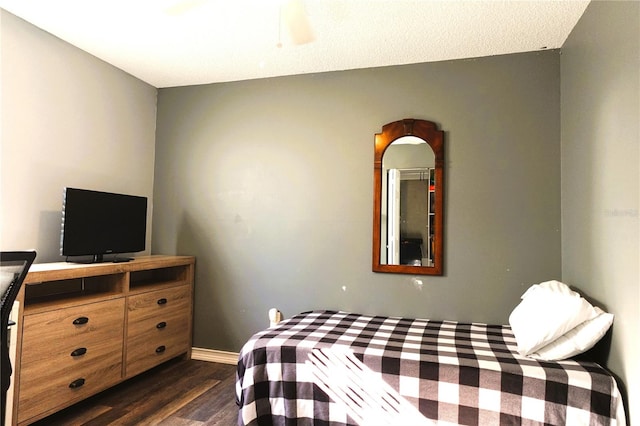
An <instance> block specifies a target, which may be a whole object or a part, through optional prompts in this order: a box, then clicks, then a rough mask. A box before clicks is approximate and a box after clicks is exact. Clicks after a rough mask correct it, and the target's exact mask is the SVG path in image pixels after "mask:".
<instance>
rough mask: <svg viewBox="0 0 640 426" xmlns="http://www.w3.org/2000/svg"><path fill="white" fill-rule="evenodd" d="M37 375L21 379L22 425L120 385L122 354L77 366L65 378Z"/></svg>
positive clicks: (36, 370)
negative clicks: (24, 422)
mask: <svg viewBox="0 0 640 426" xmlns="http://www.w3.org/2000/svg"><path fill="white" fill-rule="evenodd" d="M38 371H39V369H33V370H31V371H30V372H29V373H28V374H21V375H20V398H19V400H18V422H20V423H21V422H23V421H26V420H29V419H31V418H33V417H38V418H40V417H42V415H46V414H49V413H50V412H54V411H57V410H58V409H59V408H61V407H66V406H68V405H71V404H73V403H75V402H77V401H80V400H82V399H84V398H86V397H88V396H90V395H93V394H95V393H97V392H100V391H102V390H104V389H106V388H108V387H110V386H112V385H114V384H116V383H118V382H120V381H121V378H122V352H120V355H119V356H118V355H115V356H114V355H105V356H102V357H97V358H96V359H95V360H94V362H92V363H85V364H83V365H82V366H80V365H77V366H74V368H73V369H72V370H70V371H66V372H65V373H64V374H43V375H39V374H37V373H38ZM23 373H24V371H23Z"/></svg>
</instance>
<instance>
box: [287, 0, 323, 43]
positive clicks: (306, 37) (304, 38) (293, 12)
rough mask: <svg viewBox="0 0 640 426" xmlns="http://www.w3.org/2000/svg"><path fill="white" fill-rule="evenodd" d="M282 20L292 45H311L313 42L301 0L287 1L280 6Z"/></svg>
mask: <svg viewBox="0 0 640 426" xmlns="http://www.w3.org/2000/svg"><path fill="white" fill-rule="evenodd" d="M282 18H283V20H284V22H285V24H286V26H287V28H288V30H289V35H290V37H291V41H292V42H293V43H294V44H305V43H311V42H312V41H313V40H315V36H314V34H313V30H312V29H311V25H310V24H309V19H308V17H307V11H306V10H305V7H304V4H303V3H302V0H287V1H286V2H285V3H284V4H283V6H282Z"/></svg>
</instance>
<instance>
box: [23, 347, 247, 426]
mask: <svg viewBox="0 0 640 426" xmlns="http://www.w3.org/2000/svg"><path fill="white" fill-rule="evenodd" d="M235 371H236V366H235V365H226V364H218V363H213V362H206V361H196V360H186V359H182V358H177V359H174V360H171V361H168V362H166V363H164V364H162V365H160V366H158V367H156V368H154V369H152V370H149V371H147V372H145V373H142V374H140V375H139V376H136V377H134V378H132V379H130V380H127V381H126V382H124V383H121V384H119V385H117V386H115V387H113V388H111V389H108V390H106V391H104V392H102V393H100V394H98V395H95V396H93V397H91V398H89V399H86V400H85V401H82V402H79V403H78V404H76V405H73V406H71V407H69V408H67V409H65V410H63V411H60V412H58V413H56V414H54V415H52V416H49V417H47V418H45V419H42V420H40V421H39V422H36V423H34V426H45V425H46V426H53V425H65V426H66V425H73V426H80V425H86V426H101V425H123V426H127V425H132V426H133V425H136V426H137V425H162V426H200V425H202V426H210V425H220V426H232V425H235V424H236V423H237V417H238V408H237V406H236V403H235V395H234V386H235Z"/></svg>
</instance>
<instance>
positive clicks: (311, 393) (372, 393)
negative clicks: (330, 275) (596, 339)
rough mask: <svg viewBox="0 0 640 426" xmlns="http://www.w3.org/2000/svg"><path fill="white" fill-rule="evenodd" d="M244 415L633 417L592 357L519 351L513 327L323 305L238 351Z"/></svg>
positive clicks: (278, 419) (512, 420)
mask: <svg viewBox="0 0 640 426" xmlns="http://www.w3.org/2000/svg"><path fill="white" fill-rule="evenodd" d="M236 400H237V403H238V405H239V408H240V411H239V418H238V424H240V425H358V424H359V425H363V426H364V425H378V424H381V425H382V424H389V425H411V424H415V425H428V424H438V425H441V424H444V425H447V424H465V425H498V424H500V425H503V424H507V425H538V424H539V425H543V424H545V425H615V424H621V425H624V424H625V421H624V411H623V410H622V409H621V407H622V402H621V398H620V394H619V392H618V388H617V385H616V382H615V380H614V378H613V377H612V376H611V375H610V374H609V373H608V372H607V371H606V370H604V369H603V368H602V367H600V366H599V365H598V364H595V363H593V362H585V361H574V360H565V361H558V362H545V361H538V360H534V359H531V358H526V357H522V356H520V355H518V354H517V352H516V344H515V338H514V336H513V333H512V332H511V329H510V328H509V326H503V325H486V324H478V323H470V324H469V323H466V324H465V323H458V322H452V321H430V320H424V319H409V318H395V317H380V316H366V315H359V314H354V313H348V312H336V311H314V312H308V313H304V314H300V315H297V316H294V317H292V318H291V319H288V320H285V321H283V322H281V323H280V324H278V325H277V326H275V327H272V328H269V329H267V330H265V331H262V332H259V333H257V334H255V335H254V336H253V337H252V338H251V339H250V340H249V341H248V342H247V343H246V344H245V346H244V347H243V349H242V351H241V353H240V357H239V360H238V377H237V382H236Z"/></svg>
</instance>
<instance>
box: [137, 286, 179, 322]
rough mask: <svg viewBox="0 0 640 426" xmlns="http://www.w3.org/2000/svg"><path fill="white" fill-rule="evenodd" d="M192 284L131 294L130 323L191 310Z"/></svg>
mask: <svg viewBox="0 0 640 426" xmlns="http://www.w3.org/2000/svg"><path fill="white" fill-rule="evenodd" d="M190 307H191V286H189V285H182V286H178V287H171V288H167V289H162V290H155V291H150V292H147V293H142V294H136V295H133V296H129V298H128V301H127V311H128V313H127V321H128V324H129V325H131V324H135V323H136V322H139V321H145V320H148V319H150V318H160V317H161V316H162V315H163V314H165V313H169V312H178V311H180V312H190Z"/></svg>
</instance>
